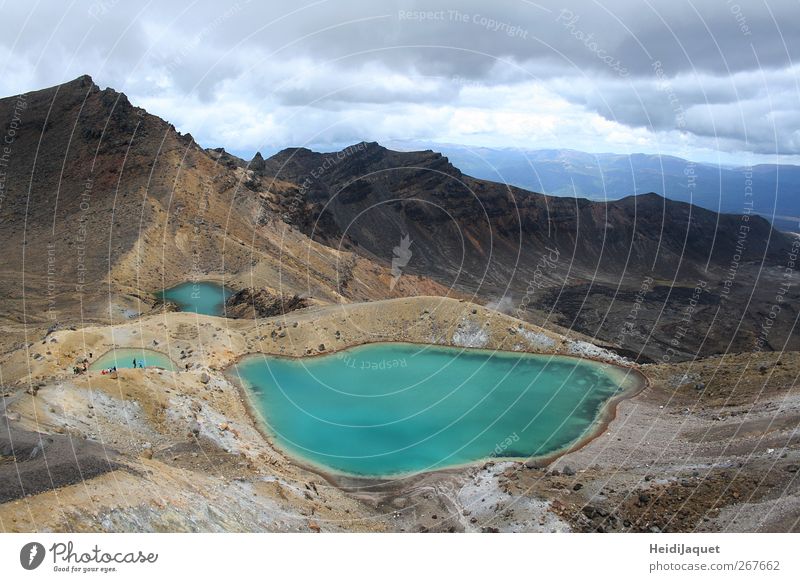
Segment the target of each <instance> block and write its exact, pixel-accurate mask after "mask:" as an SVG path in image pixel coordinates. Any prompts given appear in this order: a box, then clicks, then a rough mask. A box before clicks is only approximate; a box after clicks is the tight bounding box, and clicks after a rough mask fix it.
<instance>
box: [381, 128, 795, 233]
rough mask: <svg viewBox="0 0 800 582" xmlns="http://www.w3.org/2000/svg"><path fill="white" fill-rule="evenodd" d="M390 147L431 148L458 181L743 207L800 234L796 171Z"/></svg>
mask: <svg viewBox="0 0 800 582" xmlns="http://www.w3.org/2000/svg"><path fill="white" fill-rule="evenodd" d="M391 145H392V146H393V147H395V148H399V147H402V148H403V149H406V147H405V145H408V149H418V148H419V147H426V148H428V147H430V148H432V149H434V150H436V151H439V152H441V153H442V154H444V155H446V156H447V157H448V158H449V159H450V161H451V162H452V163H453V165H455V166H456V167H458V168H459V169H460V170H461V171H463V172H464V173H465V174H468V175H470V176H474V177H476V178H482V179H484V180H493V181H496V182H505V183H507V184H510V185H512V186H519V187H520V188H525V189H526V190H532V191H534V192H542V193H544V194H552V195H555V196H574V197H578V198H589V199H591V200H619V199H621V198H625V197H626V196H630V195H631V194H642V193H646V192H657V193H659V194H662V195H663V196H665V197H666V198H669V199H671V200H677V201H679V202H690V203H692V204H695V205H697V206H702V207H703V208H707V209H709V210H714V211H715V212H730V213H733V214H741V213H743V212H747V211H748V208H750V209H751V211H752V212H755V213H757V214H760V215H762V216H764V217H765V218H767V219H768V220H770V221H771V222H772V223H773V225H774V226H775V227H776V228H779V229H781V230H787V231H791V232H800V166H791V165H774V164H760V165H756V166H753V167H751V168H746V167H737V168H732V167H725V166H719V165H714V164H705V163H697V162H691V161H689V160H685V159H682V158H678V157H674V156H660V155H649V154H631V155H623V154H591V153H586V152H579V151H575V150H566V149H564V150H561V149H546V150H531V151H523V150H519V149H512V148H470V147H466V146H460V145H453V144H428V143H425V144H418V143H413V144H391ZM751 193H752V196H750V194H751Z"/></svg>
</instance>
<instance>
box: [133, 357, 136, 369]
mask: <svg viewBox="0 0 800 582" xmlns="http://www.w3.org/2000/svg"><path fill="white" fill-rule="evenodd" d="M133 367H134V368H135V367H136V358H133Z"/></svg>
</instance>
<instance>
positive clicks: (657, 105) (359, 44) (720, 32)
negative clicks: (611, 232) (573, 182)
mask: <svg viewBox="0 0 800 582" xmlns="http://www.w3.org/2000/svg"><path fill="white" fill-rule="evenodd" d="M538 6H540V7H537V4H536V3H534V2H526V1H523V0H518V1H517V0H511V1H508V2H497V3H491V4H490V3H486V2H485V0H483V1H481V0H462V1H459V2H453V1H452V0H449V1H448V0H430V1H426V2H422V1H414V0H405V1H402V0H390V1H383V2H374V0H372V1H369V0H341V1H333V0H331V1H313V0H304V2H303V3H301V4H298V3H297V2H296V1H288V0H280V1H271V2H266V3H265V2H256V1H255V0H252V1H251V0H238V1H234V2H233V3H231V4H225V5H223V4H221V3H210V2H196V3H193V2H188V1H187V2H183V1H181V2H178V1H173V2H159V3H151V4H148V5H146V7H145V8H142V7H140V6H138V5H136V4H135V3H126V2H121V1H119V0H95V1H94V2H88V3H84V4H80V5H72V7H71V8H70V7H66V6H64V7H62V6H61V5H44V6H40V7H39V8H36V9H33V10H34V12H32V13H31V12H30V10H32V9H31V8H28V7H27V6H25V5H24V4H23V3H15V4H11V5H9V6H8V7H4V21H5V23H6V26H7V28H8V29H9V30H10V31H11V34H5V35H3V37H2V38H0V48H3V49H5V51H6V52H8V53H9V54H11V55H12V56H13V59H14V62H13V63H12V64H7V67H9V68H12V67H13V71H14V73H15V74H14V75H9V76H7V77H6V78H7V79H8V81H7V82H6V84H3V80H2V78H0V86H1V87H3V88H5V89H6V90H7V91H8V92H15V91H18V90H24V89H30V88H35V87H36V86H45V85H52V84H54V83H58V82H62V81H64V80H67V79H68V78H71V77H75V76H77V75H79V74H81V73H90V74H91V75H93V76H94V77H95V80H96V81H97V82H98V83H99V84H101V85H108V86H113V87H115V88H117V89H120V90H123V91H126V92H129V93H130V94H131V96H132V97H133V98H136V97H137V96H138V97H142V98H144V97H148V98H149V97H161V101H159V102H160V103H164V102H171V103H172V104H173V106H171V107H170V108H167V109H166V110H165V111H170V112H173V111H180V108H179V107H178V106H177V105H175V103H176V102H182V101H183V100H185V99H187V98H188V96H191V95H195V96H197V98H198V99H199V101H200V104H199V105H198V108H199V107H201V106H203V105H205V106H206V107H208V108H215V107H216V108H219V107H224V106H225V105H226V103H223V102H220V100H221V99H227V100H230V99H232V98H234V97H236V96H238V97H240V98H241V99H248V100H249V102H250V103H253V104H255V105H256V106H258V107H261V108H262V110H263V112H264V115H267V114H272V113H276V112H280V113H286V112H287V111H290V112H291V109H292V108H297V107H305V108H306V109H307V110H308V111H314V112H315V114H314V115H310V114H308V111H307V113H306V114H305V115H303V116H300V117H298V118H297V119H295V120H294V121H293V123H297V124H306V125H305V126H304V127H298V128H297V129H296V131H295V130H292V131H287V132H286V133H285V135H286V136H288V137H286V139H293V136H300V135H303V136H307V135H313V134H314V132H315V131H316V130H315V128H313V127H310V126H309V125H307V124H310V123H312V121H313V120H315V119H327V113H328V112H334V113H335V114H336V115H337V116H339V117H337V123H341V124H342V125H341V126H339V125H337V127H336V130H335V132H333V133H335V136H334V137H332V138H331V139H342V140H345V141H347V140H348V138H349V139H351V140H353V141H358V140H359V139H361V138H366V137H370V138H373V139H380V138H381V136H380V135H375V131H374V130H375V125H374V124H373V125H368V126H367V127H366V128H365V127H363V126H362V125H361V124H359V123H356V122H354V121H353V120H354V119H359V118H364V117H369V118H379V117H380V115H381V114H382V112H383V108H384V107H387V106H389V107H390V108H391V106H393V105H394V106H395V108H394V109H395V110H400V108H399V106H400V105H403V106H405V107H412V106H418V107H426V106H427V107H428V108H431V109H433V108H437V107H441V106H446V105H447V104H449V103H455V102H457V100H458V97H459V95H460V94H461V93H462V92H463V91H465V90H466V89H468V88H469V87H470V86H484V87H495V86H501V85H503V86H507V85H509V84H511V85H513V84H520V86H523V85H522V84H524V83H527V82H529V81H531V80H532V79H539V80H541V82H542V83H543V84H544V85H545V86H547V87H548V88H549V89H550V90H551V91H553V92H555V93H556V94H558V95H560V96H561V97H563V98H564V99H566V100H567V101H569V102H570V103H573V104H578V105H580V106H582V107H585V108H586V110H587V111H588V112H597V113H599V114H600V115H602V116H603V117H605V118H606V119H609V120H613V121H616V122H619V123H621V124H624V125H626V126H628V127H630V128H641V127H645V128H648V130H650V131H651V132H653V133H654V134H655V135H656V136H658V135H660V134H663V135H664V136H667V134H668V133H669V132H672V131H674V130H675V129H676V127H677V126H678V121H680V122H681V123H682V124H683V125H682V126H680V127H679V129H682V130H684V131H686V132H688V133H689V134H691V135H693V136H695V137H696V138H697V139H698V140H701V141H703V143H707V144H709V147H714V146H715V145H717V144H725V147H736V148H742V149H743V150H745V151H758V152H768V151H772V152H775V151H780V152H781V153H789V154H800V145H798V135H797V132H796V131H795V130H794V129H793V125H792V124H794V123H795V122H796V115H795V111H796V110H797V106H796V104H797V102H798V101H800V100H799V99H798V96H799V95H798V93H799V92H798V86H797V73H796V69H794V68H791V65H792V63H793V62H794V61H795V60H797V59H798V58H800V27H797V26H794V22H795V21H796V20H797V17H798V15H800V14H799V13H800V8H798V4H797V3H796V2H795V1H793V0H768V1H767V2H765V3H746V2H743V1H742V2H738V3H736V2H728V1H725V0H692V1H690V0H673V1H670V2H656V1H655V0H646V1H645V2H630V1H629V0H604V1H603V2H592V1H589V0H559V1H558V2H554V1H547V0H542V1H540V2H539V3H538ZM64 10H67V12H66V13H65V12H63V11H64ZM17 32H19V38H18V39H17V41H16V44H14V43H15V37H16V33H17ZM84 38H85V39H86V41H85V42H83V43H81V41H82V39H84ZM654 61H658V63H659V70H660V71H662V72H663V75H664V78H663V79H662V80H659V79H658V78H657V75H656V67H654ZM308 63H312V64H313V65H314V66H317V67H318V68H320V69H321V71H311V70H309V68H308ZM312 68H313V67H312ZM10 70H11V69H10ZM11 79H13V83H14V85H11V83H12V80H11ZM665 81H666V85H667V86H666V87H665ZM23 82H26V83H29V84H30V85H32V86H27V87H20V86H19V85H20V84H22V83H23ZM485 107H487V108H491V107H492V103H486V104H485ZM676 107H679V108H680V111H677V110H676ZM198 111H200V109H198ZM157 113H158V112H157ZM743 113H746V115H747V116H748V117H747V118H746V119H745V122H742V120H741V116H742V114H743ZM317 114H318V115H317ZM737 116H738V118H737ZM430 117H431V118H432V119H433V118H434V117H436V116H434V115H431V116H430ZM440 117H441V116H439V117H436V119H439V120H440V123H439V124H434V125H432V126H431V128H430V130H431V131H439V130H442V128H443V127H445V124H444V122H443V121H441V119H440ZM191 124H192V120H191V119H186V120H184V122H183V129H185V130H191V127H187V126H190V125H191ZM379 127H380V126H379ZM794 127H796V125H795V126H794ZM417 129H418V128H414V131H417ZM364 131H368V132H371V135H370V136H366V135H358V133H359V132H364ZM193 133H196V132H193ZM329 133H331V132H329ZM392 137H396V135H395V134H394V133H393V135H392ZM417 137H427V138H430V139H431V140H436V139H437V138H438V137H440V136H437V135H433V134H432V135H429V136H424V135H423V136H417ZM497 138H498V139H502V136H497ZM284 145H291V144H284ZM229 147H233V148H235V147H236V144H229Z"/></svg>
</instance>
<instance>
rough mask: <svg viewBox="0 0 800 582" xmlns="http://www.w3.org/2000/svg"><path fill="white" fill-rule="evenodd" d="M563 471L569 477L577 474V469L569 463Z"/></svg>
mask: <svg viewBox="0 0 800 582" xmlns="http://www.w3.org/2000/svg"><path fill="white" fill-rule="evenodd" d="M562 473H564V475H566V476H567V477H572V476H573V475H574V474H575V469H573V468H572V467H570V466H569V465H567V466H566V467H564V470H563V471H562Z"/></svg>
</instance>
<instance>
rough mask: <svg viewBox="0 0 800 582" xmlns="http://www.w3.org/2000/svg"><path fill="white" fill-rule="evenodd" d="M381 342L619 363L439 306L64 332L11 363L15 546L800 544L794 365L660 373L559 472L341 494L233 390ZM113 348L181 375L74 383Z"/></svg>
mask: <svg viewBox="0 0 800 582" xmlns="http://www.w3.org/2000/svg"><path fill="white" fill-rule="evenodd" d="M372 341H413V342H425V343H436V344H442V345H445V344H446V345H458V346H465V347H482V348H489V349H507V350H517V351H531V352H539V353H562V354H570V355H584V356H589V357H594V358H599V359H603V360H606V361H610V362H619V360H620V358H619V357H618V356H616V355H614V354H612V353H609V352H606V351H604V350H598V348H596V347H595V346H592V345H590V344H585V343H583V342H581V341H576V340H573V339H569V338H565V337H563V336H561V335H559V334H557V333H554V332H551V331H546V330H543V329H541V328H537V327H535V326H532V325H528V324H524V323H521V322H519V321H518V320H515V319H513V318H510V317H507V316H504V315H501V314H498V313H497V312H494V311H491V310H487V309H485V308H483V307H480V306H478V305H474V304H471V303H468V302H464V301H459V300H455V299H443V298H439V297H416V298H410V299H394V300H386V301H378V302H372V303H364V304H350V305H337V306H328V307H313V308H309V309H305V310H301V311H297V312H292V313H289V314H287V315H286V316H282V317H276V318H270V319H264V320H258V321H247V320H227V319H222V318H215V317H207V316H197V315H194V314H187V313H157V314H152V315H148V316H143V317H139V318H136V319H132V320H130V321H128V322H126V323H124V324H122V325H117V326H106V327H87V328H83V329H76V330H59V331H55V332H54V333H51V334H49V335H48V336H46V337H40V338H38V339H36V340H35V341H32V342H31V343H30V345H29V346H27V347H26V348H24V349H17V350H15V351H12V352H10V353H7V354H5V355H4V356H2V360H0V364H2V370H3V382H4V388H3V400H2V402H3V404H2V408H0V413H2V414H0V423H2V424H3V426H2V427H1V428H2V431H3V432H4V433H6V434H8V435H9V439H7V440H8V441H9V443H8V444H12V443H13V442H14V441H15V437H16V442H17V443H22V442H27V443H31V444H30V446H29V447H28V448H27V449H24V450H23V449H22V448H20V449H19V450H13V447H11V446H4V447H3V449H2V451H0V455H1V456H0V471H3V473H2V475H3V478H4V479H12V480H13V479H14V478H15V476H16V479H17V482H18V485H19V486H20V487H22V488H23V489H24V494H23V492H22V491H17V492H16V493H15V492H14V491H13V489H14V488H6V489H7V490H8V492H7V493H6V499H5V502H4V503H2V504H0V529H2V530H3V531H571V530H577V531H598V530H599V531H627V530H633V531H676V530H681V531H685V530H692V531H693V530H717V531H718V530H721V531H753V530H768V531H773V530H774V531H787V530H796V529H797V528H798V521H797V519H798V516H799V515H800V502H798V487H797V479H796V476H797V472H796V471H797V463H798V461H799V460H800V455H798V449H797V445H798V442H797V441H798V439H797V435H796V429H797V422H798V419H800V394H798V393H797V391H796V389H795V388H794V378H796V374H797V373H798V370H799V369H800V368H799V367H798V363H800V359H798V358H797V355H796V354H783V355H781V356H780V359H781V363H780V364H778V363H777V361H778V358H779V357H778V356H763V355H762V356H753V355H742V356H729V357H728V358H716V359H715V358H711V359H708V360H703V361H700V362H695V363H694V364H691V365H688V364H687V365H682V366H673V365H661V366H645V367H643V371H644V372H645V373H646V374H647V375H648V377H649V378H650V380H651V386H650V387H648V388H647V389H646V390H644V391H643V392H641V393H640V394H639V395H637V396H635V397H634V398H632V399H629V400H625V401H623V402H622V403H621V404H620V405H619V408H618V414H617V417H616V418H615V419H614V420H613V421H612V422H611V423H610V425H609V426H608V427H607V429H606V430H605V431H604V433H603V434H602V435H601V436H599V437H598V438H596V439H595V440H593V441H591V442H590V443H589V444H587V445H586V446H584V447H582V448H580V449H579V450H577V451H575V452H572V453H569V454H567V455H565V456H563V457H561V458H560V459H558V460H556V461H555V462H553V463H550V464H548V465H547V466H544V467H542V466H539V465H540V464H541V463H534V462H531V463H527V464H526V463H517V462H498V463H486V464H483V465H476V466H471V467H466V468H463V469H457V470H456V469H454V470H450V471H440V472H436V473H430V474H425V475H417V476H413V477H409V478H406V479H399V480H395V481H389V482H382V483H380V482H351V483H345V482H342V481H341V480H337V481H336V482H333V481H331V480H329V479H326V478H325V477H324V476H323V475H320V474H317V473H315V472H313V471H310V470H307V469H306V468H304V467H302V466H300V465H298V464H296V463H295V462H293V461H292V460H291V459H288V458H286V457H285V456H284V455H283V454H281V452H280V451H278V450H276V449H274V448H273V447H272V446H271V445H270V444H269V442H268V441H267V440H266V439H265V438H264V437H263V435H262V434H261V433H260V432H259V427H258V426H257V425H256V423H255V422H254V420H253V418H252V417H251V415H250V414H249V412H248V407H247V402H246V400H245V399H244V395H243V393H242V392H241V390H240V389H239V388H238V387H237V386H236V385H235V384H234V383H233V382H232V381H231V380H230V379H229V378H228V377H227V376H226V374H224V373H223V372H224V371H225V369H226V368H228V367H229V366H230V365H231V364H232V363H233V362H235V361H236V360H237V359H238V358H240V357H241V356H243V355H245V354H248V353H254V352H264V353H272V354H283V355H291V356H303V355H315V354H320V353H327V352H330V351H336V350H339V349H344V348H346V347H348V346H352V345H358V344H362V343H366V342H372ZM114 346H116V347H144V348H148V349H155V350H158V351H161V352H163V353H165V354H168V355H169V356H170V358H172V360H173V361H174V362H175V363H176V365H177V366H178V367H179V370H180V371H179V372H176V373H171V372H166V371H162V370H155V369H147V370H120V371H119V374H118V377H117V378H116V379H114V378H111V377H109V376H102V375H101V374H100V373H99V372H98V373H89V374H85V375H78V376H75V375H73V373H72V367H73V366H74V365H75V363H76V361H80V360H82V359H83V358H84V357H89V354H91V358H92V359H96V358H97V357H99V356H100V355H101V354H103V353H104V352H105V351H107V350H109V349H111V348H112V347H114ZM754 358H756V359H757V360H758V361H756V360H755V359H754ZM734 383H735V385H732V384H734ZM698 384H702V385H703V387H702V389H698V388H697V386H698ZM34 449H38V453H37V454H35V455H34V456H33V457H31V451H33V450H34ZM48 454H49V455H50V456H49V457H48V456H47V455H48ZM43 459H44V461H43ZM97 459H100V460H107V461H113V462H106V463H105V464H104V465H103V466H99V465H98V464H97V463H96V462H95V461H96V460H97ZM58 460H60V461H61V465H59V463H57V462H55V461H58ZM37 463H38V465H37ZM60 466H64V467H67V468H64V469H59V467H60ZM42 467H44V469H42ZM70 467H71V469H70V470H67V469H69V468H70ZM98 467H99V468H98ZM84 468H85V470H84ZM92 468H94V469H92ZM83 473H85V474H83ZM23 474H25V475H32V477H29V478H27V480H26V478H23V477H22V475H23ZM37 484H38V485H37ZM17 489H19V487H17Z"/></svg>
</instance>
